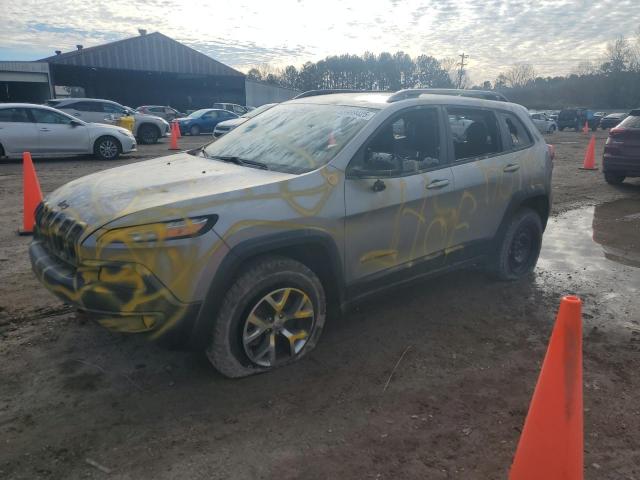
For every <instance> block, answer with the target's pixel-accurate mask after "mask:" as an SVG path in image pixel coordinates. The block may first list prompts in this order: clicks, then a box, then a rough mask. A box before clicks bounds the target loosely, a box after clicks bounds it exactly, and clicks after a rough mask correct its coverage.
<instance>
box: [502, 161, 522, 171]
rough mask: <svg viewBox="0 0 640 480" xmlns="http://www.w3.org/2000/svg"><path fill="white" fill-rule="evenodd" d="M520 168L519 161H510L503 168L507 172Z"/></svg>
mask: <svg viewBox="0 0 640 480" xmlns="http://www.w3.org/2000/svg"><path fill="white" fill-rule="evenodd" d="M518 170H520V165H518V164H517V163H510V164H509V165H507V166H506V167H504V168H503V169H502V171H503V172H507V173H510V172H517V171H518Z"/></svg>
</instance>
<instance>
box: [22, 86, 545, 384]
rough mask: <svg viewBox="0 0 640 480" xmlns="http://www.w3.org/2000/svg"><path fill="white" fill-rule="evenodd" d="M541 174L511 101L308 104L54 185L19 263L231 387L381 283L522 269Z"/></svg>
mask: <svg viewBox="0 0 640 480" xmlns="http://www.w3.org/2000/svg"><path fill="white" fill-rule="evenodd" d="M450 122H455V125H456V129H457V135H455V136H454V135H453V132H452V127H451V124H450ZM551 174H552V149H550V148H549V146H548V145H547V144H546V143H545V141H544V139H543V138H542V136H541V135H540V133H539V132H538V131H537V129H536V128H535V126H534V125H533V124H532V123H531V119H530V118H529V115H528V112H527V111H526V109H524V108H523V107H521V106H519V105H515V104H512V103H507V102H497V101H491V100H482V99H475V98H464V97H459V96H446V95H429V94H424V93H423V92H421V91H419V90H412V91H411V92H410V93H407V92H398V94H385V93H350V94H334V95H323V96H308V97H305V98H301V99H299V100H292V101H288V102H285V103H282V104H279V105H276V106H275V107H273V108H271V109H270V110H268V111H266V112H264V113H262V114H261V115H258V116H257V117H254V118H253V119H250V120H249V121H247V122H245V123H244V124H242V125H240V126H239V127H238V128H236V129H235V130H233V131H231V132H229V133H228V134H227V135H225V136H223V137H222V138H220V139H218V140H216V141H215V142H213V143H210V144H209V145H207V146H204V147H202V148H199V149H196V150H193V151H190V152H184V153H179V154H176V155H173V156H169V157H163V158H159V159H156V160H150V161H147V162H139V163H135V164H131V165H127V166H124V167H119V168H115V169H111V170H107V171H103V172H99V173H96V174H93V175H91V176H89V177H85V178H80V179H78V180H74V181H73V182H71V183H68V184H67V185H65V186H63V187H61V188H59V189H58V190H56V191H55V192H53V193H51V194H50V195H49V196H48V197H47V198H46V199H45V201H44V203H43V204H41V206H40V207H39V208H38V210H37V212H36V227H35V235H34V240H33V242H32V244H31V246H30V256H31V262H32V265H33V270H34V272H35V273H36V275H37V276H38V278H39V279H40V280H41V281H42V282H43V283H44V285H45V286H47V287H48V288H49V289H50V290H51V291H52V292H54V293H55V294H56V295H58V296H59V297H60V298H62V299H63V300H64V301H66V302H69V303H71V304H73V305H76V306H77V308H78V309H80V310H82V311H85V312H88V313H89V314H91V315H92V316H93V317H94V318H95V319H97V321H98V322H100V323H101V324H102V325H104V326H105V327H107V328H110V329H112V330H115V331H120V332H140V333H145V334H147V335H149V336H150V337H151V338H162V339H167V340H173V341H180V342H187V343H188V344H190V345H191V346H192V347H194V348H201V349H203V350H205V351H206V352H207V355H208V357H209V359H210V361H211V363H212V364H213V365H214V366H215V367H216V368H217V369H218V370H219V371H220V372H222V373H223V374H224V375H226V376H229V377H241V376H245V375H250V374H253V373H258V372H264V371H268V370H270V369H273V368H274V367H279V366H282V365H286V364H288V363H291V362H293V361H296V360H299V359H300V358H302V357H303V356H305V355H306V354H308V353H309V352H310V351H311V350H313V348H314V347H315V346H316V344H317V342H318V340H319V338H320V335H321V333H322V329H323V327H324V325H325V321H326V317H327V312H329V311H335V309H343V310H344V309H347V308H348V307H349V306H350V305H353V304H354V303H355V302H359V301H362V300H363V299H364V298H367V297H369V296H371V295H380V294H381V293H382V292H383V291H386V290H387V289H388V288H390V287H394V286H398V285H403V284H405V283H406V282H409V281H413V280H416V279H419V278H424V277H427V276H430V275H435V274H440V273H442V272H445V271H449V270H453V269H457V268H462V267H465V266H469V265H478V264H481V265H485V266H486V268H487V269H488V271H490V272H491V273H492V274H493V275H494V276H495V277H497V278H499V279H504V280H515V279H520V278H522V277H524V276H526V275H528V274H529V273H530V272H531V271H532V270H533V269H534V267H535V265H536V262H537V259H538V254H539V251H540V246H541V241H542V233H543V230H544V227H545V225H546V222H547V218H548V216H549V210H550V203H551ZM333 307H335V308H333Z"/></svg>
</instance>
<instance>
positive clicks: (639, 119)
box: [618, 115, 640, 128]
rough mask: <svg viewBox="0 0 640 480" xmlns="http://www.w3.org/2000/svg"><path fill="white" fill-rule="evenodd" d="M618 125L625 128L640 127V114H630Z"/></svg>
mask: <svg viewBox="0 0 640 480" xmlns="http://www.w3.org/2000/svg"><path fill="white" fill-rule="evenodd" d="M618 127H623V128H640V116H635V115H629V116H628V117H627V118H625V119H624V120H623V121H622V122H620V123H619V124H618Z"/></svg>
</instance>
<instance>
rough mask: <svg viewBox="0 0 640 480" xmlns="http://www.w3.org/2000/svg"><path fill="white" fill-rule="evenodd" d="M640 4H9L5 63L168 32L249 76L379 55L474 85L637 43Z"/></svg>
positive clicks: (46, 0)
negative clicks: (452, 62) (522, 66)
mask: <svg viewBox="0 0 640 480" xmlns="http://www.w3.org/2000/svg"><path fill="white" fill-rule="evenodd" d="M639 3H640V0H598V1H589V0H582V1H581V0H542V1H538V0H358V1H356V0H352V1H349V0H314V1H312V0H270V1H267V0H235V1H221V0H216V1H210V2H207V1H201V2H194V1H193V0H153V1H152V0H142V1H139V0H109V1H96V0H94V1H91V0H89V1H87V0H20V1H18V2H3V4H4V5H3V10H4V12H3V14H2V17H3V20H2V24H3V26H2V29H1V30H0V60H35V59H39V58H42V57H46V56H49V55H52V54H53V51H54V50H57V49H60V50H63V51H68V50H72V49H74V48H75V45H76V44H78V43H81V44H83V45H84V46H85V47H89V46H94V45H98V44H101V43H104V42H107V41H113V40H118V39H121V38H126V37H129V36H132V35H137V28H146V29H147V30H148V31H149V32H154V31H159V32H162V33H164V34H166V35H168V36H170V37H173V38H175V39H176V40H179V41H181V42H184V43H185V44H187V45H189V46H191V47H193V48H196V49H197V50H200V51H201V52H203V53H206V54H208V55H210V56H212V57H214V58H216V59H218V60H220V61H222V62H224V63H226V64H228V65H231V66H234V67H236V68H238V69H240V70H244V71H246V70H247V69H248V68H249V67H251V66H254V65H258V64H263V63H271V64H273V65H275V66H282V65H286V64H293V65H296V66H299V65H301V64H302V63H304V62H305V61H308V60H311V61H316V60H319V59H321V58H324V57H325V56H327V55H331V54H340V53H357V54H362V53H363V52H365V51H367V50H369V51H372V52H374V53H379V52H382V51H389V52H395V51H398V50H403V51H404V52H406V53H409V54H410V55H412V56H415V55H419V54H423V53H424V54H428V55H432V56H434V57H436V58H443V57H451V56H456V55H457V54H459V53H460V52H461V51H464V52H465V53H467V54H468V55H469V73H470V75H471V78H472V80H473V81H474V82H475V83H480V82H482V81H483V80H485V79H490V80H493V79H494V78H495V77H496V75H497V74H498V73H499V72H500V71H503V70H506V69H507V68H508V67H509V66H511V65H513V64H514V63H516V62H528V63H531V64H533V65H534V67H535V69H536V72H537V73H538V74H542V75H553V74H566V73H569V72H570V71H571V70H572V69H573V68H574V67H575V66H576V65H577V64H578V63H579V62H581V61H589V60H593V61H597V60H598V59H599V58H600V57H601V55H602V54H603V52H604V49H605V46H606V44H607V42H609V41H611V40H612V39H614V38H615V37H616V36H618V35H627V36H631V35H633V33H634V31H635V30H636V29H637V28H638V25H639V21H638V19H639V18H640V8H639V7H640V5H639Z"/></svg>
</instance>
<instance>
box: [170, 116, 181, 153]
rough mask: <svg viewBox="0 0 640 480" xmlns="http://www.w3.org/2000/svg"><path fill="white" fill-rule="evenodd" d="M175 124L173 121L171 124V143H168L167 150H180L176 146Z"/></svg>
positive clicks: (176, 133)
mask: <svg viewBox="0 0 640 480" xmlns="http://www.w3.org/2000/svg"><path fill="white" fill-rule="evenodd" d="M177 127H178V126H177V125H176V124H175V123H172V124H171V144H170V145H169V150H180V149H179V148H178V132H177Z"/></svg>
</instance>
